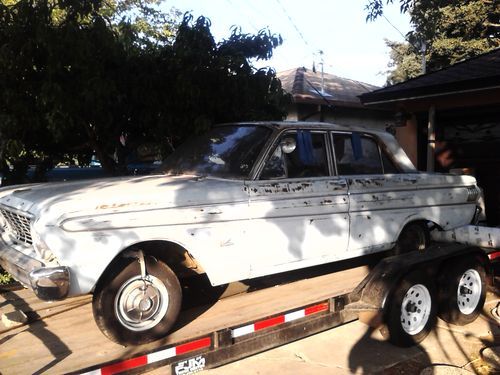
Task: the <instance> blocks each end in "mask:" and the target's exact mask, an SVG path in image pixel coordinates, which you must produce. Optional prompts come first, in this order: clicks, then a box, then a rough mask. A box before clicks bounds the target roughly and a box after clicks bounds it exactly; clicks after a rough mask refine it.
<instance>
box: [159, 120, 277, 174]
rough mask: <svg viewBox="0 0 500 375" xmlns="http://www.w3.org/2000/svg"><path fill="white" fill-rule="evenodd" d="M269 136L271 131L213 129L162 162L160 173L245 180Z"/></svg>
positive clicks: (233, 127)
mask: <svg viewBox="0 0 500 375" xmlns="http://www.w3.org/2000/svg"><path fill="white" fill-rule="evenodd" d="M270 135H271V129H269V128H267V127H265V126H244V125H228V126H220V127H216V128H213V129H211V130H210V131H209V132H208V133H206V134H204V135H202V136H199V137H196V138H193V139H191V140H189V141H188V142H186V143H184V144H183V145H182V146H181V147H179V148H178V149H177V150H176V151H175V152H174V153H173V154H172V155H170V156H169V157H168V158H167V159H166V161H165V163H164V164H163V165H162V167H161V171H162V172H163V173H166V174H176V175H177V174H194V175H199V176H214V177H222V178H236V179H245V178H248V177H249V175H250V172H251V170H252V168H253V166H254V164H255V162H256V160H257V157H258V156H259V154H260V152H261V151H262V148H263V147H264V144H265V143H266V141H267V140H268V139H269V136H270Z"/></svg>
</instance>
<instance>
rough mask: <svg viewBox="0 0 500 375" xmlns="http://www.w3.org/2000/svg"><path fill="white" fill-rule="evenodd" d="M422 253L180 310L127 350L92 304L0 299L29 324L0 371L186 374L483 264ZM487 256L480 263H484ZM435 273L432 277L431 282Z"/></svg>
mask: <svg viewBox="0 0 500 375" xmlns="http://www.w3.org/2000/svg"><path fill="white" fill-rule="evenodd" d="M429 250H430V251H427V252H426V253H422V254H410V255H408V254H407V255H403V256H399V257H390V258H386V259H384V260H382V261H381V262H379V263H378V264H377V266H376V267H374V268H373V267H370V266H356V267H351V268H345V269H342V270H339V271H336V272H332V273H327V274H322V275H319V276H315V277H311V278H307V279H302V280H297V281H293V282H289V283H286V284H283V285H278V286H275V287H269V288H265V289H260V290H257V291H253V292H250V293H245V294H238V295H234V296H231V297H228V298H224V299H220V300H218V301H216V302H215V303H213V304H210V305H208V306H198V307H194V308H191V309H188V310H186V311H183V313H182V314H181V318H180V320H179V322H178V324H177V326H176V328H175V329H174V331H173V332H172V333H171V334H170V335H169V336H167V337H165V338H164V339H162V340H158V341H156V342H153V343H150V344H147V345H142V346H136V347H122V346H120V345H117V344H115V343H112V342H111V341H108V340H107V339H106V338H105V337H104V336H103V335H102V333H101V332H100V331H99V329H98V328H97V326H96V324H95V322H94V319H93V318H92V305H91V297H90V296H83V297H76V298H72V299H68V300H66V301H64V302H56V303H47V302H41V301H40V300H38V299H37V298H36V297H35V296H34V295H33V293H31V292H30V291H28V290H19V291H7V292H4V293H3V294H2V295H1V296H0V307H1V309H2V311H3V312H4V311H17V312H19V311H23V312H24V313H25V314H26V316H27V317H28V323H27V324H19V325H18V326H14V327H11V328H5V327H4V328H2V330H0V373H1V374H3V375H7V374H35V373H56V374H60V373H78V374H83V373H89V374H115V373H122V372H127V373H143V372H145V371H149V370H152V369H154V368H157V367H162V371H163V370H164V372H165V373H166V374H168V373H172V374H189V373H194V372H198V371H200V370H203V369H206V368H212V367H217V366H220V365H223V364H226V363H229V362H232V361H235V360H238V359H241V358H244V357H246V356H249V355H252V354H256V353H258V352H262V351H265V350H268V349H271V348H273V347H277V346H280V345H283V344H285V343H288V342H291V341H294V340H297V339H300V338H303V337H307V336H309V335H312V334H315V333H318V332H321V331H324V330H326V329H330V328H333V327H336V326H338V325H341V324H343V323H346V322H349V321H352V320H355V319H356V318H357V317H358V315H359V314H361V315H362V316H364V317H365V320H366V321H367V322H369V323H370V322H371V323H374V322H377V323H376V324H380V323H381V321H380V319H381V316H382V315H383V314H382V313H383V311H384V309H385V308H386V307H387V306H386V305H387V303H388V297H390V296H391V293H392V292H391V291H392V290H393V289H394V288H395V287H396V286H397V285H398V283H399V282H400V281H401V280H402V279H404V277H405V275H407V274H409V273H413V272H415V270H416V269H418V270H419V272H422V271H423V270H426V269H428V268H431V269H433V268H434V267H435V268H436V269H435V270H433V271H432V272H430V273H429V275H430V277H434V276H436V275H437V273H438V272H439V270H438V269H437V268H438V265H439V264H443V263H444V262H445V261H448V260H450V258H455V257H464V256H467V257H471V256H473V257H481V258H484V259H483V260H484V261H485V262H487V258H486V257H485V256H484V252H482V250H481V249H479V248H474V247H468V246H464V245H434V246H433V247H432V248H430V249H429ZM481 254H483V255H481ZM433 275H434V276H433Z"/></svg>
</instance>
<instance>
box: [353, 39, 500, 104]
mask: <svg viewBox="0 0 500 375" xmlns="http://www.w3.org/2000/svg"><path fill="white" fill-rule="evenodd" d="M499 86H500V48H499V49H495V50H493V51H491V52H488V53H485V54H482V55H479V56H477V57H474V58H471V59H468V60H464V61H461V62H459V63H456V64H454V65H451V66H449V67H446V68H444V69H441V70H438V71H436V72H431V73H428V74H424V75H422V76H419V77H416V78H413V79H410V80H408V81H405V82H401V83H398V84H396V85H393V86H389V87H385V88H382V89H379V90H376V91H373V92H371V93H365V94H361V96H360V99H361V102H363V103H364V104H379V103H387V102H391V101H397V100H411V99H419V98H422V97H432V96H442V95H448V94H456V93H463V92H469V91H477V90H487V89H491V88H497V87H499Z"/></svg>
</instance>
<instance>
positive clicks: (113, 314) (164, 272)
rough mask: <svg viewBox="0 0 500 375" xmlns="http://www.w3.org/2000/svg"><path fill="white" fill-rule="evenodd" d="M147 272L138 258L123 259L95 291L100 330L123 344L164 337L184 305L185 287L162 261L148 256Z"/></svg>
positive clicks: (95, 305)
mask: <svg viewBox="0 0 500 375" xmlns="http://www.w3.org/2000/svg"><path fill="white" fill-rule="evenodd" d="M144 260H145V264H146V271H147V273H146V275H145V277H143V276H142V275H141V267H140V264H139V262H138V261H137V259H130V258H128V259H120V260H119V261H118V262H117V263H115V264H114V265H113V267H112V269H111V270H110V272H109V273H108V275H106V277H105V278H104V279H103V280H101V281H100V282H99V285H98V287H97V288H96V290H95V292H94V297H93V301H92V307H93V312H94V319H95V321H96V323H97V326H98V327H99V329H100V330H101V331H102V332H103V333H104V335H105V336H106V337H108V338H109V339H110V340H112V341H115V342H117V343H119V344H122V345H138V344H144V343H147V342H150V341H153V340H156V339H158V338H161V337H164V336H165V335H166V334H167V333H168V331H169V330H170V328H171V327H172V325H173V324H174V323H175V321H176V319H177V316H178V314H179V310H180V306H181V299H182V296H181V288H180V285H179V281H178V279H177V277H176V276H175V274H174V273H173V271H172V270H171V269H170V268H169V267H168V266H167V265H166V264H165V263H163V262H162V261H159V260H157V259H155V258H153V257H149V256H147V257H145V258H144Z"/></svg>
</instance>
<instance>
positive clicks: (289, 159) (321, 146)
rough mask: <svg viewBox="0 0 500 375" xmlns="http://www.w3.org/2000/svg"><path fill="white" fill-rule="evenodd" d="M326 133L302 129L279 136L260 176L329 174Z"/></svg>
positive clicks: (299, 176)
mask: <svg viewBox="0 0 500 375" xmlns="http://www.w3.org/2000/svg"><path fill="white" fill-rule="evenodd" d="M328 175H329V171H328V159H327V155H326V137H325V133H321V132H312V131H309V130H299V131H297V132H288V133H285V134H284V135H283V136H281V137H280V140H279V143H278V145H277V146H276V147H275V149H274V151H273V153H272V154H271V156H270V157H269V159H268V160H267V162H266V164H265V166H264V169H263V171H262V173H261V177H260V179H261V180H269V179H281V178H303V177H306V178H307V177H322V176H328Z"/></svg>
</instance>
